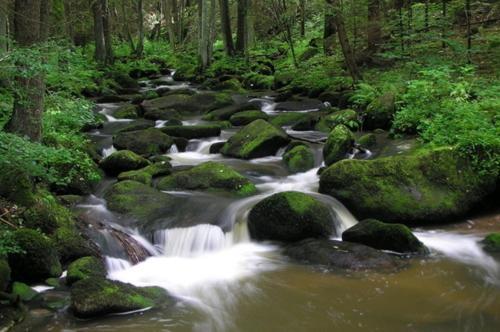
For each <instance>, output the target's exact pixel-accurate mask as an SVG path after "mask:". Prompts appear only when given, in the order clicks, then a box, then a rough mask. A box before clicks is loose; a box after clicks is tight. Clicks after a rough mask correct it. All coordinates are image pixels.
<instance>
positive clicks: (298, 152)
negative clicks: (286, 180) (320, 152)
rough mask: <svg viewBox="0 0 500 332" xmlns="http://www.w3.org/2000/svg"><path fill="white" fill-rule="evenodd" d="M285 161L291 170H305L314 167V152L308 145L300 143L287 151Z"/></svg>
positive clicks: (294, 171) (284, 156) (297, 171)
mask: <svg viewBox="0 0 500 332" xmlns="http://www.w3.org/2000/svg"><path fill="white" fill-rule="evenodd" d="M283 161H284V162H285V164H286V166H287V168H288V170H289V171H290V172H292V173H299V172H305V171H307V170H309V169H311V168H313V167H314V154H313V152H312V151H311V149H310V148H309V147H308V146H304V145H299V146H296V147H294V148H292V149H291V150H289V151H287V152H286V153H285V154H284V155H283Z"/></svg>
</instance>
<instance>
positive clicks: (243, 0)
mask: <svg viewBox="0 0 500 332" xmlns="http://www.w3.org/2000/svg"><path fill="white" fill-rule="evenodd" d="M249 2H250V0H238V9H237V12H238V21H237V30H236V52H238V53H239V54H245V53H246V49H247V15H248V6H249Z"/></svg>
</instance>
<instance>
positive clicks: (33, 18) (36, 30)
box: [6, 0, 45, 141]
mask: <svg viewBox="0 0 500 332" xmlns="http://www.w3.org/2000/svg"><path fill="white" fill-rule="evenodd" d="M40 13H41V1H40V0H16V1H15V7H14V39H15V40H16V42H17V45H18V46H19V47H21V48H30V47H33V45H35V44H36V43H38V42H39V41H40V28H41V18H40ZM21 61H22V60H20V61H19V62H18V63H17V66H18V67H19V72H25V71H28V72H29V71H30V70H29V69H28V70H27V68H29V67H30V66H31V65H32V64H31V63H22V62H21ZM40 61H42V59H40ZM44 94H45V84H44V77H43V75H42V74H34V75H32V76H30V77H26V76H24V77H21V76H19V77H17V78H16V89H15V95H14V111H13V113H12V117H11V119H10V120H9V123H8V124H7V126H6V129H7V130H8V131H10V132H12V133H15V134H17V135H20V136H24V137H27V138H28V139H30V140H32V141H40V140H41V138H42V115H43V102H44Z"/></svg>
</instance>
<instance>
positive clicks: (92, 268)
mask: <svg viewBox="0 0 500 332" xmlns="http://www.w3.org/2000/svg"><path fill="white" fill-rule="evenodd" d="M106 274H107V273H106V267H105V266H104V263H103V261H102V259H99V258H97V257H92V256H88V257H82V258H80V259H77V260H76V261H74V262H73V263H71V264H70V265H69V266H68V273H67V275H66V284H67V285H69V286H71V285H72V284H74V283H75V282H77V281H80V280H83V279H88V278H93V277H97V278H105V277H106Z"/></svg>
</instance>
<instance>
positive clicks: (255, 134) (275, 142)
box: [221, 120, 289, 159]
mask: <svg viewBox="0 0 500 332" xmlns="http://www.w3.org/2000/svg"><path fill="white" fill-rule="evenodd" d="M288 142H289V138H288V136H287V134H286V133H285V132H284V131H283V130H282V129H280V128H277V127H275V126H273V125H272V124H270V123H268V122H266V121H264V120H255V121H254V122H252V123H250V124H249V125H247V126H245V127H243V128H242V129H241V130H240V131H239V132H238V133H236V134H235V135H234V136H232V137H231V138H229V140H228V141H227V142H226V144H224V146H223V147H222V149H221V153H222V154H223V155H226V156H230V157H236V158H242V159H252V158H259V157H265V156H270V155H274V154H276V152H277V151H278V150H279V149H280V148H281V147H283V146H285V145H287V144H288Z"/></svg>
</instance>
